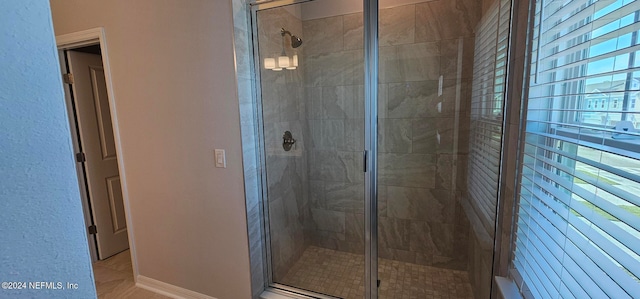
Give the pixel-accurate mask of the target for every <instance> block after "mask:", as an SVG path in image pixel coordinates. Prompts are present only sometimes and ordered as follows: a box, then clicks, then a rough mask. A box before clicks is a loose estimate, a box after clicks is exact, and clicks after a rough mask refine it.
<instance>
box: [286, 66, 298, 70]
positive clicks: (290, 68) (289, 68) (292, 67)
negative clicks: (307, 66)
mask: <svg viewBox="0 0 640 299" xmlns="http://www.w3.org/2000/svg"><path fill="white" fill-rule="evenodd" d="M287 69H288V70H295V69H297V67H295V66H291V67H288V68H287Z"/></svg>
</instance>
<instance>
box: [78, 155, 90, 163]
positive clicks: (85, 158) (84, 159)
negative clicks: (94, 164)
mask: <svg viewBox="0 0 640 299" xmlns="http://www.w3.org/2000/svg"><path fill="white" fill-rule="evenodd" d="M86 161H87V157H86V156H85V155H84V153H77V154H76V162H79V163H82V162H86Z"/></svg>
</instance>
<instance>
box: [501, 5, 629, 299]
mask: <svg viewBox="0 0 640 299" xmlns="http://www.w3.org/2000/svg"><path fill="white" fill-rule="evenodd" d="M533 21H534V24H533V28H534V29H533V31H532V32H530V34H531V42H532V48H533V51H532V53H531V55H530V57H531V67H530V70H531V74H530V83H529V86H528V87H529V94H528V99H527V111H526V127H525V138H524V146H523V147H522V157H523V158H522V159H523V160H522V165H521V166H522V168H521V177H520V187H521V188H520V189H521V190H520V194H519V204H518V210H517V229H516V241H515V251H514V258H513V262H512V268H513V269H512V270H513V271H514V277H516V278H518V279H519V280H520V281H518V283H519V284H520V285H521V287H522V290H523V291H524V294H525V297H534V298H589V297H590V298H640V130H639V128H640V109H639V108H640V105H638V104H637V103H636V102H637V101H639V100H640V93H639V91H640V55H639V54H640V52H639V51H640V42H639V39H640V36H639V35H640V32H639V30H640V1H632V0H617V1H615V0H600V1H587V0H573V1H567V0H565V1H551V0H536V10H535V17H534V20H533Z"/></svg>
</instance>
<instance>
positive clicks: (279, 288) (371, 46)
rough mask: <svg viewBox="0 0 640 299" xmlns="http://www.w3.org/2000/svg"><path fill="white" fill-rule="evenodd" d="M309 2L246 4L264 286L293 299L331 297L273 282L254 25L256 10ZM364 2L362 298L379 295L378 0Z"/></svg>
mask: <svg viewBox="0 0 640 299" xmlns="http://www.w3.org/2000/svg"><path fill="white" fill-rule="evenodd" d="M310 1H321V0H262V1H256V2H252V3H249V5H248V6H249V7H248V10H249V14H250V17H249V20H250V30H251V32H250V33H251V46H252V50H253V59H254V62H253V63H254V66H255V68H254V70H255V73H254V76H255V84H254V96H255V99H256V106H257V109H256V110H257V114H256V115H255V117H256V120H257V123H258V125H259V130H258V141H259V142H258V144H259V146H260V149H259V153H260V157H259V159H260V161H259V164H260V176H261V181H262V190H261V193H262V205H263V208H262V210H263V217H262V222H263V229H264V244H263V247H264V253H263V256H264V257H265V259H264V260H265V261H266V262H265V265H264V266H265V267H264V268H265V273H264V275H265V276H264V277H265V278H266V280H265V281H266V285H265V289H266V290H270V291H272V292H274V293H280V294H284V295H290V296H294V298H320V299H325V298H327V299H333V298H335V297H331V296H326V295H322V294H318V293H314V292H308V291H305V290H301V289H298V288H294V287H290V286H286V285H282V284H278V283H274V281H273V271H272V269H273V266H272V264H271V247H270V244H271V236H270V231H269V206H268V205H269V201H268V195H267V190H266V186H267V182H266V155H265V151H264V144H265V143H264V142H265V138H264V126H263V124H264V121H263V117H262V111H263V110H262V92H261V86H260V84H259V83H260V82H261V81H260V80H261V78H260V67H261V65H262V62H261V60H260V51H259V38H258V37H259V36H258V25H257V13H258V11H261V10H264V9H269V8H276V7H282V6H288V5H294V4H301V3H305V2H310ZM362 1H363V22H364V23H363V26H364V88H365V91H364V95H365V103H364V114H365V115H364V122H365V123H364V128H365V132H364V135H365V136H364V149H363V150H364V151H363V161H364V162H363V163H364V167H365V169H364V175H365V187H364V189H365V190H364V191H365V198H364V204H365V224H364V233H365V240H364V242H365V277H364V278H365V298H366V299H377V298H378V184H377V179H378V149H377V148H378V71H379V70H378V45H379V40H378V19H379V9H378V8H379V3H378V2H379V1H378V0H362Z"/></svg>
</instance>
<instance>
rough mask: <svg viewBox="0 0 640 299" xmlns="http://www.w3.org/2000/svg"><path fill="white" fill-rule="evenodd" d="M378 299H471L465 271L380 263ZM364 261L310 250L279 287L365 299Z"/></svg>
mask: <svg viewBox="0 0 640 299" xmlns="http://www.w3.org/2000/svg"><path fill="white" fill-rule="evenodd" d="M379 271H380V273H379V278H380V280H381V284H380V289H379V292H380V293H379V298H386V299H405V298H407V299H423V298H429V299H432V298H433V299H445V298H451V299H463V298H473V293H472V290H471V285H470V284H469V277H468V275H467V272H465V271H456V270H449V269H441V268H435V267H429V266H421V265H415V264H410V263H404V262H398V261H391V260H386V259H380V262H379ZM363 276H364V257H363V256H362V255H358V254H352V253H347V252H341V251H335V250H330V249H324V248H318V247H314V246H310V247H309V248H307V249H306V250H305V252H304V253H303V255H302V257H301V258H300V260H299V261H298V262H297V263H296V264H295V265H294V266H293V267H291V269H290V270H289V272H288V273H287V275H286V276H285V277H284V278H283V279H282V281H281V282H280V283H282V284H286V285H290V286H295V287H298V288H302V289H306V290H312V291H315V292H319V293H323V294H327V295H331V296H335V297H340V298H345V299H360V298H364V283H363Z"/></svg>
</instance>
